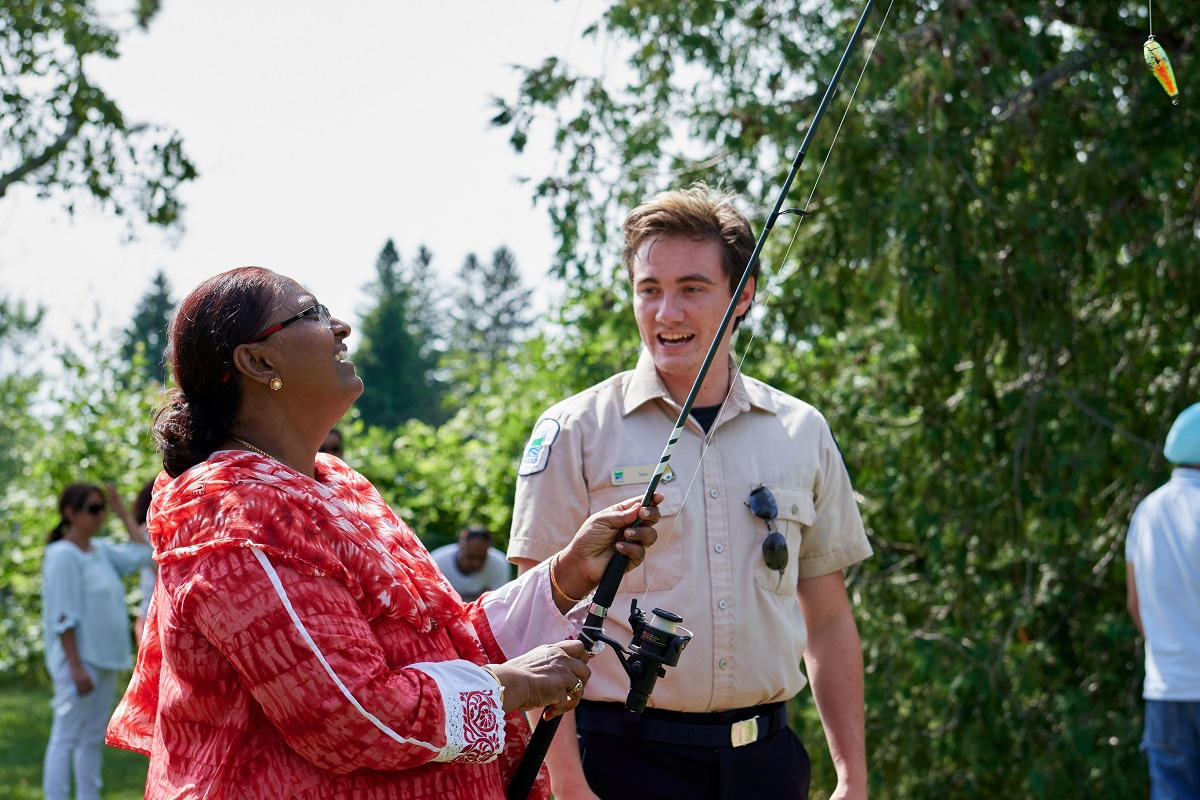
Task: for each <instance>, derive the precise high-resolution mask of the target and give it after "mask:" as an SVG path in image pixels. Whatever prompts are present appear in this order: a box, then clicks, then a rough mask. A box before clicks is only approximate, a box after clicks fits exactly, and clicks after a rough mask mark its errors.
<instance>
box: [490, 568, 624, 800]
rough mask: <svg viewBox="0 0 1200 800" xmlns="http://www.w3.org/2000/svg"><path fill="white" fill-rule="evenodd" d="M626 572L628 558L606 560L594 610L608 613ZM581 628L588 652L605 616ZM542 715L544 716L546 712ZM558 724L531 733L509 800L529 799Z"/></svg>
mask: <svg viewBox="0 0 1200 800" xmlns="http://www.w3.org/2000/svg"><path fill="white" fill-rule="evenodd" d="M628 568H629V556H627V555H625V554H623V553H613V556H612V558H610V559H609V560H608V566H607V567H605V568H604V575H603V576H602V577H601V578H600V584H599V585H598V586H597V587H596V592H595V594H593V595H592V606H593V608H595V607H603V608H604V609H608V608H609V607H610V606H611V605H612V602H613V599H614V598H615V597H616V596H617V589H619V588H620V587H621V578H623V577H624V576H625V570H626V569H628ZM606 613H607V612H606ZM583 626H584V629H585V633H584V643H585V644H587V646H588V649H589V650H590V649H591V647H592V646H593V645H594V644H595V641H594V640H592V639H590V638H589V637H588V636H587V633H586V630H587V629H597V628H603V627H604V616H601V615H597V614H596V613H595V612H594V611H589V612H588V616H587V620H586V621H585V622H584V623H583ZM546 708H549V706H547V707H546ZM542 713H543V714H544V713H545V709H543V711H542ZM561 721H562V716H561V715H559V716H557V717H555V718H554V719H551V720H546V719H542V720H540V721H539V722H538V726H537V727H536V728H534V730H533V736H531V737H530V739H529V746H528V747H526V748H525V755H523V756H521V763H520V764H518V765H517V771H516V772H515V773H513V778H512V781H510V782H509V784H508V794H507V797H508V800H526V798H527V797H529V790H530V789H532V788H533V782H534V781H535V780H537V774H538V770H539V769H540V768H541V766H542V762H543V761H545V760H546V753H547V752H549V750H550V742H552V741H554V734H555V733H556V732H557V731H558V724H559V722H561Z"/></svg>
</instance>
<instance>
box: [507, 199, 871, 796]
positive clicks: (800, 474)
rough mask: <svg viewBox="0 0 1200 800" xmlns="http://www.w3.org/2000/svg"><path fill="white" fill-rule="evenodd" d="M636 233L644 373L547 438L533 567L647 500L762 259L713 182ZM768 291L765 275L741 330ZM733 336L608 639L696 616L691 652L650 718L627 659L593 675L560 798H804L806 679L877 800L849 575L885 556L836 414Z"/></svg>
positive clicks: (527, 471)
mask: <svg viewBox="0 0 1200 800" xmlns="http://www.w3.org/2000/svg"><path fill="white" fill-rule="evenodd" d="M625 237H626V240H625V254H624V259H623V260H624V262H625V265H626V268H627V269H628V271H629V275H630V280H631V281H632V285H633V291H634V311H635V315H636V317H637V321H638V329H639V331H640V333H641V338H642V344H643V352H642V354H641V357H640V358H639V360H638V364H637V366H636V368H635V369H634V370H632V371H630V372H624V373H621V374H619V375H616V376H614V377H612V378H610V379H608V380H607V381H604V382H603V383H600V384H598V385H596V386H593V387H592V388H591V389H588V390H587V391H585V392H582V393H580V394H578V395H576V396H574V397H571V398H569V399H567V400H564V401H563V402H561V403H558V404H557V405H555V406H553V407H552V408H550V409H549V410H547V411H546V412H545V413H544V414H543V415H542V417H541V418H540V419H539V421H538V424H537V425H536V426H535V429H534V433H533V436H532V437H531V439H530V443H529V446H528V447H527V448H526V452H525V454H524V457H523V459H522V463H521V467H520V470H519V477H518V481H517V498H516V506H515V509H514V514H513V529H512V536H511V538H510V544H509V551H508V555H509V558H510V560H512V561H514V562H515V563H516V564H517V565H518V568H519V569H520V570H521V571H524V570H527V569H529V568H531V567H532V566H534V565H535V564H537V563H538V562H539V561H541V560H543V559H545V558H548V557H549V556H551V555H552V554H553V553H555V552H556V551H557V550H558V549H560V548H561V547H562V544H563V542H562V541H561V539H562V533H561V532H562V531H565V530H571V529H572V528H571V526H572V525H573V524H576V525H577V523H578V522H580V521H582V520H583V519H585V518H586V517H587V516H588V515H589V514H590V513H592V512H593V511H595V510H596V509H598V508H601V507H603V506H605V505H607V504H609V503H612V502H614V501H616V500H618V499H625V498H628V497H632V496H640V495H641V494H643V493H644V491H645V488H646V486H647V484H648V482H649V480H650V476H651V475H652V474H653V471H654V467H655V465H656V464H657V462H658V460H659V457H660V456H661V454H662V449H663V446H664V445H665V443H666V441H667V439H668V436H669V434H670V433H671V430H672V428H673V426H674V422H675V420H676V419H677V417H678V414H679V411H680V409H681V408H682V404H683V402H684V400H685V399H686V397H687V394H688V391H689V390H690V388H691V385H692V382H693V381H694V380H695V377H696V375H697V374H698V372H699V367H700V364H701V362H702V360H703V357H704V354H705V352H706V351H707V349H708V347H709V345H710V344H711V343H712V341H713V338H714V337H715V335H716V331H717V329H718V328H719V323H720V320H721V318H722V316H723V314H724V312H725V309H726V308H727V306H728V304H729V302H730V301H731V299H732V296H733V289H734V288H735V287H736V284H737V281H738V279H739V278H740V277H741V269H742V268H743V267H744V265H745V263H746V261H747V259H748V258H749V255H750V253H751V252H752V251H753V247H754V239H753V236H752V234H751V232H750V227H749V224H748V222H747V221H746V219H745V218H744V217H743V216H742V215H741V214H740V213H738V212H737V211H736V209H734V208H733V206H732V204H731V202H730V199H729V198H727V197H722V196H718V195H715V194H713V193H711V192H710V191H709V190H708V189H707V188H706V187H702V186H701V187H693V188H692V189H688V190H686V191H681V192H667V193H664V194H661V195H659V196H657V197H656V198H654V200H652V201H650V202H649V203H646V204H643V205H642V206H639V207H638V208H637V209H635V210H634V212H633V213H632V214H631V215H630V218H629V219H628V220H627V221H626V223H625ZM727 242H728V243H729V244H726V243H727ZM755 270H756V272H757V265H756V266H755ZM755 277H757V275H756V276H755ZM753 293H754V281H753V280H752V281H751V282H750V283H748V284H747V287H746V289H745V291H744V292H743V295H742V296H741V297H740V298H739V302H738V308H737V314H738V315H739V321H740V317H741V316H742V315H744V314H745V313H746V312H747V311H748V310H749V308H750V305H751V303H752V301H753ZM730 335H731V333H730V332H727V333H726V336H725V338H724V339H723V341H722V343H721V347H720V350H719V351H718V353H717V356H716V360H715V361H714V367H713V369H712V370H711V371H710V373H709V376H708V377H707V379H706V381H705V384H704V386H703V387H702V388H701V390H700V393H699V395H698V397H697V400H696V403H695V408H693V412H692V416H691V417H690V418H689V420H688V423H687V427H686V429H685V431H684V433H683V436H682V437H681V438H680V440H679V443H678V444H677V445H676V447H675V450H674V453H673V454H672V457H671V462H670V470H669V472H668V473H667V474H666V475H664V478H663V481H662V483H661V484H660V486H659V491H661V492H662V493H663V494H664V495H665V497H666V499H665V501H664V502H663V503H662V504H660V506H659V509H660V511H661V513H662V515H663V517H662V521H661V522H660V523H659V525H658V526H657V528H658V530H659V531H660V536H659V540H658V543H657V545H656V546H655V548H654V550H653V552H652V553H650V555H649V557H648V558H647V560H646V562H645V564H643V566H641V567H639V568H638V569H637V570H634V571H633V572H631V573H629V574H628V575H626V577H625V579H624V581H623V582H622V584H621V591H620V593H619V594H618V595H617V599H616V601H615V602H614V603H613V606H612V610H611V612H610V616H609V617H608V619H607V620H606V624H605V630H606V632H607V633H608V634H609V635H610V636H612V637H613V638H615V639H617V640H618V641H622V642H627V641H629V637H630V630H629V626H628V624H627V621H626V620H625V616H626V615H627V609H628V608H629V605H630V600H631V599H632V598H637V599H638V601H639V607H641V608H643V609H645V610H646V611H647V612H649V610H650V609H652V608H654V607H658V608H663V609H666V610H669V611H673V612H675V613H678V614H681V615H682V616H683V617H684V625H685V626H687V627H688V628H690V629H691V630H692V631H693V632H694V634H695V637H694V639H693V640H692V642H691V644H690V645H689V646H688V649H687V650H686V651H685V652H684V653H683V656H682V658H681V659H680V662H679V665H678V667H677V668H675V669H674V670H670V671H668V674H667V677H666V678H665V679H662V680H660V681H659V682H658V684H657V686H656V688H655V690H654V693H653V695H652V696H651V698H650V702H649V708H648V709H647V711H646V712H645V713H644V714H643V715H640V716H639V715H633V714H630V713H629V712H625V711H623V709H622V705H623V703H624V700H625V697H626V694H627V693H628V689H629V681H628V678H627V677H626V675H625V673H624V672H623V671H622V670H621V668H620V664H619V663H618V661H617V659H616V658H615V657H613V656H612V655H601V656H600V657H599V658H596V659H595V660H593V661H592V663H591V666H592V670H593V675H592V679H591V681H590V682H589V683H588V687H587V692H586V695H585V702H584V704H582V705H581V706H580V709H579V711H578V712H577V714H576V715H575V716H574V718H572V717H571V716H570V715H568V717H567V718H565V719H564V724H563V726H562V729H561V730H560V731H559V733H558V736H557V738H556V740H555V743H554V746H553V747H552V749H551V752H550V755H549V756H548V758H547V763H548V764H549V766H550V771H551V779H552V783H553V787H554V793H555V796H556V798H558V799H559V800H574V799H575V798H593V797H601V798H610V797H611V798H619V800H635V799H636V798H639V797H654V798H662V797H684V796H686V797H689V798H708V797H711V798H738V797H760V798H771V800H775V799H776V798H785V797H794V798H804V797H807V794H808V776H809V764H808V757H807V754H806V753H805V751H804V748H803V747H802V746H801V745H800V743H799V741H798V740H797V739H796V737H795V736H794V735H793V734H792V733H791V731H790V730H788V728H787V726H786V705H785V704H786V701H787V700H788V699H789V698H791V697H792V696H794V695H795V694H796V693H798V692H799V691H800V690H801V689H803V687H804V685H805V683H806V682H809V681H811V683H812V685H813V693H814V695H815V697H816V701H817V705H818V709H819V711H820V714H821V718H822V720H823V723H824V726H825V731H826V737H827V739H828V741H829V744H830V749H831V751H832V753H833V756H834V761H835V766H836V768H837V772H838V786H837V789H836V792H835V794H834V795H833V797H835V798H866V796H867V792H866V755H865V744H864V733H863V689H862V673H863V670H862V651H861V646H860V643H859V639H858V632H857V629H856V626H855V624H854V619H853V616H852V613H851V609H850V605H849V601H848V598H847V596H846V591H845V585H844V583H843V578H842V570H843V569H844V568H846V567H848V566H850V565H852V564H855V563H857V562H858V561H861V560H862V559H864V558H867V557H868V556H870V555H871V548H870V545H869V543H868V541H867V538H866V536H865V534H864V532H863V526H862V521H861V519H860V517H859V514H858V508H857V506H856V504H855V500H854V496H853V491H852V489H851V486H850V481H849V477H848V475H847V473H846V468H845V465H844V464H843V462H842V457H841V453H840V452H839V450H838V448H837V445H836V443H835V442H834V439H833V435H832V433H831V432H830V430H829V426H828V425H827V424H826V422H825V419H824V418H823V417H822V416H821V414H820V413H819V412H817V411H816V409H814V408H813V407H812V406H810V405H808V404H806V403H804V402H802V401H800V400H797V399H796V398H793V397H790V396H789V395H787V394H784V393H783V392H780V391H779V390H777V389H774V388H772V387H770V386H768V385H766V384H764V383H762V382H761V381H757V380H754V379H753V378H749V377H746V376H743V375H739V374H738V373H737V371H736V370H735V369H734V366H733V362H732V360H731V359H730V357H729V337H730ZM726 397H728V399H727V400H726ZM723 401H724V406H723V407H722V402H723ZM718 414H719V416H718ZM702 453H703V458H701V455H702ZM759 486H765V487H767V488H768V489H769V490H770V492H771V494H772V495H773V496H774V499H775V502H776V507H777V509H778V515H777V517H776V518H775V519H774V520H773V521H772V522H770V523H769V524H768V523H767V522H765V521H764V520H763V519H760V518H759V517H756V516H755V515H754V514H752V513H751V511H750V508H749V506H748V505H747V501H748V499H749V496H750V492H751V491H753V490H755V489H756V488H757V487H759ZM772 530H777V531H778V532H779V533H781V534H782V535H783V537H784V539H785V541H786V544H787V551H788V560H787V565H786V567H785V568H784V569H782V570H777V569H772V568H771V567H769V566H768V565H767V563H766V559H765V557H764V551H763V543H764V540H765V539H766V538H767V536H768V535H769V533H770V532H771V531H772ZM802 660H803V661H804V662H805V663H806V666H807V671H808V678H807V679H806V677H805V675H804V673H803V672H802V671H801V669H800V665H801V661H802ZM576 722H577V723H578V725H577V728H578V740H576V736H575V734H576V730H575V728H576Z"/></svg>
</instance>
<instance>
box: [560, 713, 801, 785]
mask: <svg viewBox="0 0 1200 800" xmlns="http://www.w3.org/2000/svg"><path fill="white" fill-rule="evenodd" d="M579 752H580V755H581V757H582V759H583V772H584V775H585V776H586V777H587V781H588V785H589V786H590V787H591V789H592V791H593V792H595V793H596V794H597V795H598V796H599V797H600V798H601V799H602V800H674V798H682V797H686V798H689V800H807V798H808V786H809V782H810V780H811V777H812V768H811V764H810V762H809V758H808V751H806V750H805V749H804V745H803V744H801V743H800V740H799V739H798V738H796V735H795V734H794V733H792V731H791V729H790V728H784V729H783V730H780V731H777V732H776V733H773V734H771V735H770V736H768V737H766V738H764V739H760V740H759V741H757V742H755V743H753V744H748V745H745V746H743V747H732V746H730V747H690V746H686V745H678V744H665V743H661V742H649V741H641V742H638V743H633V742H627V741H626V738H625V737H622V736H619V735H611V734H605V733H596V732H591V731H583V730H581V731H579Z"/></svg>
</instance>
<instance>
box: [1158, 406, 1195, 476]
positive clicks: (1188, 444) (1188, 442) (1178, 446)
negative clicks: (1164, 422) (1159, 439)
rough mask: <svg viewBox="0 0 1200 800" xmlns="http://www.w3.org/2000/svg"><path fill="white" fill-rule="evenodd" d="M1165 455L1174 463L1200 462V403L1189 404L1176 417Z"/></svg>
mask: <svg viewBox="0 0 1200 800" xmlns="http://www.w3.org/2000/svg"><path fill="white" fill-rule="evenodd" d="M1163 455H1164V456H1166V459H1167V461H1170V462H1171V463H1172V464H1200V403H1196V404H1195V405H1191V406H1188V407H1187V408H1185V409H1184V410H1183V413H1182V414H1180V415H1179V416H1178V417H1177V418H1176V419H1175V424H1174V425H1172V426H1171V431H1170V433H1168V434H1167V444H1166V446H1165V447H1163Z"/></svg>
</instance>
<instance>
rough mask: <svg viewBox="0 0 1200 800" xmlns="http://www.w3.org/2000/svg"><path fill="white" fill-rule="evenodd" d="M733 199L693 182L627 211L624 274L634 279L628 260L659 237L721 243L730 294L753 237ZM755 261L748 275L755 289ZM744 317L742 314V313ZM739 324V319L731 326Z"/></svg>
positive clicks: (744, 265) (753, 243)
mask: <svg viewBox="0 0 1200 800" xmlns="http://www.w3.org/2000/svg"><path fill="white" fill-rule="evenodd" d="M734 197H736V195H734V194H733V193H731V192H720V191H716V190H713V189H710V188H709V187H708V185H707V184H704V183H695V184H692V186H690V187H689V188H687V189H675V190H672V191H669V192H659V193H658V194H656V195H655V196H654V197H653V199H651V200H648V201H646V202H645V203H642V204H641V205H640V206H638V207H637V208H635V209H634V210H633V211H631V212H630V214H629V216H628V217H627V218H626V219H625V224H624V225H622V226H621V230H622V232H623V233H624V234H625V246H624V249H623V250H622V252H621V263H622V264H624V266H625V274H626V275H628V276H629V279H630V280H633V262H634V260H635V259H636V258H637V253H638V249H639V248H641V246H642V245H643V244H644V243H645V242H646V241H647V240H648V239H656V238H658V237H660V236H681V237H685V238H688V239H693V240H695V241H705V240H709V239H711V240H712V241H715V242H720V243H721V246H722V252H723V253H724V258H723V259H722V266H723V267H724V268H725V277H726V279H728V281H729V291H730V292H731V293H732V292H733V291H734V290H736V289H737V285H738V282H739V281H741V279H742V270H744V269H745V268H746V262H747V261H749V260H750V254H751V253H753V252H754V245H755V239H754V233H753V232H752V231H751V230H750V222H749V221H748V220H747V219H746V217H745V216H743V215H742V212H740V211H738V210H737V209H736V208H734V205H733V200H734ZM758 270H759V262H758V259H757V258H756V259H754V266H753V268H752V269H751V271H750V275H751V276H752V277H753V278H754V285H755V288H756V289H757V288H758ZM743 316H744V315H743ZM741 321H742V317H738V318H737V320H735V322H734V327H737V324H738V323H740V322H741Z"/></svg>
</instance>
